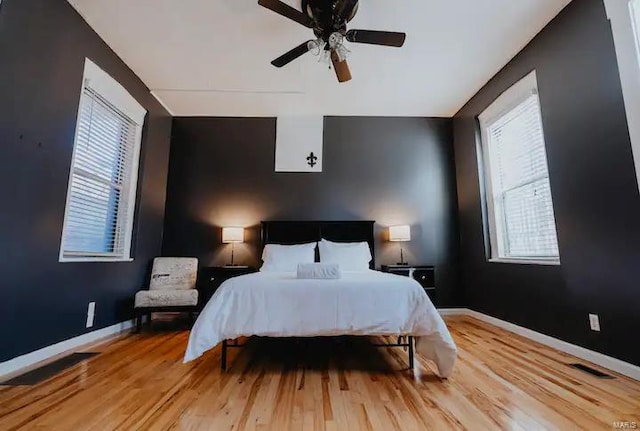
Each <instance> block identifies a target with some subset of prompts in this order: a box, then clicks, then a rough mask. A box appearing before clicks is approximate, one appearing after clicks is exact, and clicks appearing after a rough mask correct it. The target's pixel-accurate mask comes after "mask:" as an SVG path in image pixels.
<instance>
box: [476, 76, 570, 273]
mask: <svg viewBox="0 0 640 431" xmlns="http://www.w3.org/2000/svg"><path fill="white" fill-rule="evenodd" d="M537 88H538V78H537V75H536V71H535V70H534V71H532V72H531V73H529V74H528V75H527V76H525V77H524V78H522V79H521V80H520V81H518V82H517V83H515V84H514V85H513V86H511V87H509V88H508V89H507V90H505V92H503V93H502V94H501V95H500V96H499V97H498V98H497V99H496V100H495V101H494V102H493V103H492V104H491V105H489V107H488V108H487V109H485V110H484V111H483V112H482V113H481V114H480V115H479V116H478V120H479V121H480V131H481V148H482V161H483V162H482V167H483V169H484V183H485V185H484V186H485V189H486V190H485V191H486V193H485V196H486V203H487V210H488V211H487V218H488V225H489V242H490V250H489V254H490V256H489V257H488V259H487V260H488V262H490V263H511V264H523V265H560V257H558V258H549V259H547V258H540V257H531V258H526V257H523V258H514V257H500V256H499V253H498V250H500V246H499V244H498V238H499V235H498V228H497V225H496V216H495V203H494V201H493V184H492V176H491V166H490V157H489V136H487V129H488V128H487V127H486V126H487V125H489V124H491V123H492V122H494V121H495V120H497V119H498V118H499V117H501V116H503V115H504V114H506V113H507V112H508V111H510V110H512V109H514V108H515V107H517V106H518V105H519V104H520V103H522V102H523V101H525V100H526V99H527V98H529V97H530V96H531V95H532V94H537V90H536V91H533V90H532V89H537Z"/></svg>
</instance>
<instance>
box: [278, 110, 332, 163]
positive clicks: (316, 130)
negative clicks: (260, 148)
mask: <svg viewBox="0 0 640 431" xmlns="http://www.w3.org/2000/svg"><path fill="white" fill-rule="evenodd" d="M323 138H324V117H322V116H298V117H278V121H277V131H276V172H322V146H323Z"/></svg>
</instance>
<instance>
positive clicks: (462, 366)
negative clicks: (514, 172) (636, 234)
mask: <svg viewBox="0 0 640 431" xmlns="http://www.w3.org/2000/svg"><path fill="white" fill-rule="evenodd" d="M447 323H448V325H449V327H450V329H451V332H452V335H453V337H454V338H455V341H456V343H457V344H458V347H459V358H458V363H457V366H456V371H455V373H454V375H453V376H452V377H451V378H450V379H448V380H441V379H439V378H437V377H436V376H435V374H434V371H433V365H432V364H430V363H428V362H427V361H424V360H422V359H420V356H419V355H417V356H416V358H417V359H418V360H417V362H416V363H417V364H419V366H417V367H416V371H414V372H410V371H408V370H406V364H407V362H406V352H404V351H403V350H401V349H376V348H374V347H371V346H370V345H369V342H368V341H367V340H366V339H350V338H344V339H332V340H305V341H302V342H300V341H295V340H255V341H254V340H252V341H251V342H250V343H249V345H248V346H247V347H246V348H245V349H244V350H236V349H232V350H231V354H230V365H231V369H230V370H229V371H228V372H227V373H221V372H220V349H219V348H216V349H215V350H213V351H211V352H209V353H208V354H206V355H205V356H204V357H202V358H200V359H199V360H197V361H195V362H193V363H190V364H187V365H183V364H182V363H181V359H182V355H183V352H184V348H185V346H186V342H187V338H188V332H186V331H174V332H167V331H164V332H148V333H143V334H141V335H129V336H125V337H122V338H119V339H116V340H114V341H111V342H109V343H107V344H104V345H101V346H98V347H96V348H94V349H92V350H93V351H100V352H101V354H100V355H98V356H95V357H93V358H92V359H90V360H88V361H86V362H84V363H81V364H79V365H77V366H75V367H73V368H70V369H68V370H66V371H64V372H62V373H61V374H59V375H57V376H55V377H53V378H51V379H49V380H47V381H45V382H43V383H41V384H39V385H36V386H19V387H6V386H0V429H1V430H4V431H9V430H22V429H25V430H74V431H75V430H100V431H103V430H169V429H171V430H261V431H266V430H274V431H276V430H277V431H283V430H296V431H297V430H327V431H333V430H347V431H356V430H384V431H386V430H402V431H405V430H431V429H433V430H440V429H442V430H450V429H468V430H484V429H487V430H497V429H505V430H541V429H558V430H571V429H585V430H599V429H602V430H610V429H613V428H614V421H621V422H636V423H638V424H639V425H638V426H640V382H636V381H634V380H630V379H627V378H624V377H621V376H618V375H616V376H615V377H616V378H615V379H613V380H602V379H597V378H595V377H592V376H590V375H589V374H586V373H584V372H581V371H579V370H575V369H572V368H571V367H569V366H567V365H566V364H568V363H571V362H582V361H580V360H577V359H576V358H573V357H571V356H569V355H566V354H563V353H560V352H558V351H555V350H553V349H550V348H547V347H545V346H542V345H539V344H536V343H533V342H531V341H529V340H526V339H524V338H521V337H519V336H516V335H514V334H511V333H509V332H506V331H503V330H501V329H498V328H495V327H493V326H491V325H488V324H485V323H483V322H480V321H477V320H474V319H471V318H469V317H454V318H449V319H447ZM593 367H594V368H596V369H599V370H602V369H601V368H599V367H597V366H593ZM602 371H606V370H602Z"/></svg>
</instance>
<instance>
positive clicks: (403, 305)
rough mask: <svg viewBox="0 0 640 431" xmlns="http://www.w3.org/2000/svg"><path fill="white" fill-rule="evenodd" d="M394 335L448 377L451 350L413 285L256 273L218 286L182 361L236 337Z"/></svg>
mask: <svg viewBox="0 0 640 431" xmlns="http://www.w3.org/2000/svg"><path fill="white" fill-rule="evenodd" d="M399 334H404V335H413V336H416V337H417V338H416V351H417V352H418V353H420V354H422V355H423V356H424V357H426V358H428V359H431V360H432V361H433V362H435V364H436V365H437V367H438V371H439V373H440V375H441V376H442V377H448V376H449V375H451V372H452V371H453V366H454V363H455V359H456V353H457V350H456V346H455V343H454V342H453V340H452V338H451V335H450V334H449V330H448V329H447V327H446V325H445V323H444V322H443V320H442V318H441V317H440V315H439V314H438V312H437V310H436V309H435V307H434V306H433V304H432V303H431V301H430V300H429V297H428V296H427V294H426V293H425V292H424V290H423V289H422V287H421V286H420V284H418V282H417V281H415V280H413V279H411V278H408V277H401V276H397V275H392V274H386V273H382V272H378V271H363V272H343V274H342V278H341V279H339V280H299V279H297V278H296V274H295V273H279V272H276V273H274V272H260V273H255V274H250V275H244V276H240V277H235V278H232V279H229V280H227V281H226V282H224V283H223V284H222V286H220V288H219V289H218V290H217V291H216V293H215V295H213V297H212V298H211V300H210V301H209V303H208V304H207V305H206V306H205V307H204V310H203V311H202V313H200V316H199V317H198V320H197V321H196V323H195V325H194V326H193V329H192V330H191V334H190V336H189V345H188V346H187V351H186V353H185V357H184V361H185V362H188V361H191V360H193V359H196V358H198V357H199V356H201V355H202V354H203V353H204V352H206V351H207V350H209V349H211V348H213V347H214V346H216V345H217V344H218V343H220V342H221V341H222V340H226V339H235V338H238V337H241V336H251V335H259V336H267V337H315V336H334V335H399Z"/></svg>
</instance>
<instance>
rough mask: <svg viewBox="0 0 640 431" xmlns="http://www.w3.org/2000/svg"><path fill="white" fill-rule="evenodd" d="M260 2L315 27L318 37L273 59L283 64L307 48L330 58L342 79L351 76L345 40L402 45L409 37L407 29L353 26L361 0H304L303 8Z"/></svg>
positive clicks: (266, 0) (267, 0)
mask: <svg viewBox="0 0 640 431" xmlns="http://www.w3.org/2000/svg"><path fill="white" fill-rule="evenodd" d="M258 4H259V5H260V6H263V7H265V8H267V9H269V10H272V11H273V12H275V13H277V14H280V15H282V16H284V17H286V18H289V19H291V20H293V21H295V22H297V23H299V24H302V25H303V26H305V27H308V28H310V29H313V33H314V34H315V35H316V39H312V40H309V41H307V42H304V43H302V44H300V45H299V46H297V47H295V48H293V49H292V50H291V51H289V52H287V53H286V54H284V55H282V56H281V57H278V58H276V59H275V60H273V61H272V62H271V64H273V65H274V66H276V67H283V66H285V65H287V64H289V63H291V62H292V61H293V60H295V59H297V58H298V57H301V56H302V55H304V54H306V53H307V52H313V53H314V54H316V55H320V56H322V58H326V59H327V61H328V60H329V59H330V60H331V63H333V68H334V70H335V72H336V76H337V77H338V81H339V82H346V81H349V80H351V71H350V70H349V66H348V64H347V60H346V59H347V55H348V54H349V50H348V49H347V48H346V47H345V46H344V41H345V40H347V41H349V42H354V43H367V44H371V45H383V46H393V47H398V48H399V47H401V46H402V45H404V41H405V39H406V37H407V35H406V34H405V33H396V32H389V31H373V30H349V31H347V23H348V22H349V21H351V20H352V19H353V17H354V16H355V15H356V13H357V12H358V4H359V1H358V0H302V10H303V11H304V13H303V12H300V11H299V10H297V9H295V8H293V7H291V6H289V5H288V4H286V3H283V2H281V1H280V0H258Z"/></svg>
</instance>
